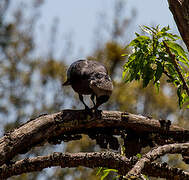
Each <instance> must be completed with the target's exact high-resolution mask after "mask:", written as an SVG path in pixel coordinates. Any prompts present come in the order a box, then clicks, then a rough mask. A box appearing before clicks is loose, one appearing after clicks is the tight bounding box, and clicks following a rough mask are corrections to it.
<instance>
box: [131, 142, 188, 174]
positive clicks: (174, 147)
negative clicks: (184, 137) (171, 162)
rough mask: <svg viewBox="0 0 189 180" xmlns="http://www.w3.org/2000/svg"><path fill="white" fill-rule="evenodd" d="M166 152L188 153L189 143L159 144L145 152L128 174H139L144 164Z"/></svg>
mask: <svg viewBox="0 0 189 180" xmlns="http://www.w3.org/2000/svg"><path fill="white" fill-rule="evenodd" d="M167 153H171V154H174V153H181V154H182V153H184V154H185V153H187V154H188V155H189V143H182V144H168V145H164V146H159V147H157V148H155V149H153V150H151V151H150V152H148V153H147V154H145V155H143V157H142V158H141V159H140V160H139V161H138V162H137V163H136V164H135V166H134V167H133V168H132V169H131V170H130V171H129V173H128V177H129V176H136V177H139V176H140V175H141V172H142V169H143V168H144V167H145V164H147V163H151V162H153V161H154V160H156V159H157V158H159V157H160V156H163V155H165V154H167Z"/></svg>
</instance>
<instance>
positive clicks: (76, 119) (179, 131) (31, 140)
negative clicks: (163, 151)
mask: <svg viewBox="0 0 189 180" xmlns="http://www.w3.org/2000/svg"><path fill="white" fill-rule="evenodd" d="M100 128H101V129H103V130H104V129H105V128H112V129H114V130H115V131H116V132H117V134H118V133H119V132H120V129H124V130H127V129H132V130H133V131H135V132H136V133H138V134H144V133H145V132H148V133H153V134H158V135H159V134H166V137H169V138H171V139H172V140H173V141H174V140H175V141H176V142H178V141H181V142H186V141H188V140H189V131H188V130H185V129H184V128H181V127H178V126H174V125H170V127H169V129H167V128H163V127H162V126H161V124H160V121H158V120H155V119H151V118H148V117H144V116H141V115H135V114H130V113H124V112H120V111H98V112H97V114H95V115H94V116H92V117H91V116H90V115H88V114H86V112H85V111H84V110H63V111H61V112H58V113H54V114H51V115H42V116H40V117H38V118H36V119H33V120H29V121H28V122H26V123H25V124H23V125H21V126H20V127H18V128H17V129H15V130H13V131H12V132H9V133H7V134H6V135H5V136H3V137H2V138H0V165H3V164H4V163H6V162H8V161H10V160H11V159H13V158H14V157H15V156H16V155H18V154H23V153H26V152H28V151H29V150H30V149H31V148H32V147H35V146H41V145H42V144H44V143H45V142H50V140H52V139H56V138H57V137H61V140H62V141H63V140H64V137H66V136H68V135H69V136H70V135H77V134H82V133H84V134H87V133H88V134H89V133H91V130H93V131H94V130H95V129H100ZM93 131H92V132H93ZM94 132H95V131H94ZM61 140H60V142H61Z"/></svg>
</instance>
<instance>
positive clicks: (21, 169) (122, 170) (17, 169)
mask: <svg viewBox="0 0 189 180" xmlns="http://www.w3.org/2000/svg"><path fill="white" fill-rule="evenodd" d="M133 163H134V161H133V160H131V159H128V158H126V157H124V156H121V155H119V154H116V153H113V152H93V153H76V154H71V153H65V154H64V153H59V152H57V153H53V154H51V155H48V156H38V157H35V158H28V159H24V160H20V161H17V162H15V163H14V164H12V165H9V166H7V165H3V166H2V167H1V168H0V179H5V178H8V177H11V176H14V175H20V174H22V173H28V172H34V171H41V170H43V169H44V168H48V167H52V166H61V167H62V168H65V167H69V168H70V167H78V166H85V167H89V168H95V167H107V168H111V169H112V168H114V169H118V172H119V174H121V175H125V174H126V173H127V172H128V171H129V169H130V168H132V165H133ZM142 173H144V174H147V175H149V176H154V177H162V178H167V179H174V177H179V178H180V179H183V180H184V179H189V173H188V172H184V171H182V170H179V169H177V168H170V167H168V166H167V165H166V166H165V165H161V164H158V163H147V164H145V167H144V168H143V169H142Z"/></svg>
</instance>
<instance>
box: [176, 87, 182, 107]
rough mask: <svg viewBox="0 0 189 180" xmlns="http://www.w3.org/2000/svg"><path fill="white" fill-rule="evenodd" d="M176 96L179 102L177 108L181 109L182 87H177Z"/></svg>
mask: <svg viewBox="0 0 189 180" xmlns="http://www.w3.org/2000/svg"><path fill="white" fill-rule="evenodd" d="M177 96H178V98H179V99H178V101H179V107H180V108H182V105H183V97H182V86H179V87H178V89H177Z"/></svg>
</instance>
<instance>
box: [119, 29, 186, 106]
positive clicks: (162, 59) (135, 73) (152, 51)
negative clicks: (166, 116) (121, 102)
mask: <svg viewBox="0 0 189 180" xmlns="http://www.w3.org/2000/svg"><path fill="white" fill-rule="evenodd" d="M141 29H142V31H143V32H144V33H145V34H144V35H139V34H138V33H135V34H136V36H137V37H136V38H135V39H134V40H132V41H131V43H130V44H129V45H128V46H127V47H126V48H128V47H131V48H132V52H131V54H129V55H127V54H124V55H123V56H128V59H127V61H126V63H125V64H124V71H123V74H122V78H123V80H124V81H125V82H131V81H133V80H142V82H143V87H147V85H148V84H149V83H150V82H151V81H152V82H153V84H154V85H155V87H156V88H157V90H159V87H160V78H161V77H162V75H163V74H165V75H166V76H167V77H168V80H167V82H168V83H172V84H174V86H175V87H177V95H178V100H179V106H180V107H182V105H183V104H184V103H186V102H188V101H189V97H188V95H187V93H186V91H185V90H184V86H183V81H182V79H181V78H180V76H179V74H178V72H177V71H176V69H175V65H174V62H173V59H172V57H171V56H170V54H169V53H168V52H167V51H166V48H165V45H164V43H166V44H167V46H168V48H169V50H170V52H171V53H172V54H173V55H174V57H175V59H176V61H177V62H176V63H177V66H178V68H179V69H180V71H181V73H182V76H183V78H184V79H185V80H186V83H187V84H189V80H188V77H189V73H188V72H187V69H189V60H188V58H187V53H186V52H185V51H184V49H183V48H182V47H181V46H180V45H179V44H178V43H176V41H177V40H178V39H180V37H179V36H177V35H175V34H172V33H169V32H168V31H169V30H170V28H169V26H167V27H163V28H162V29H160V28H159V26H157V27H152V28H149V27H147V26H143V27H141ZM188 107H189V106H188Z"/></svg>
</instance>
